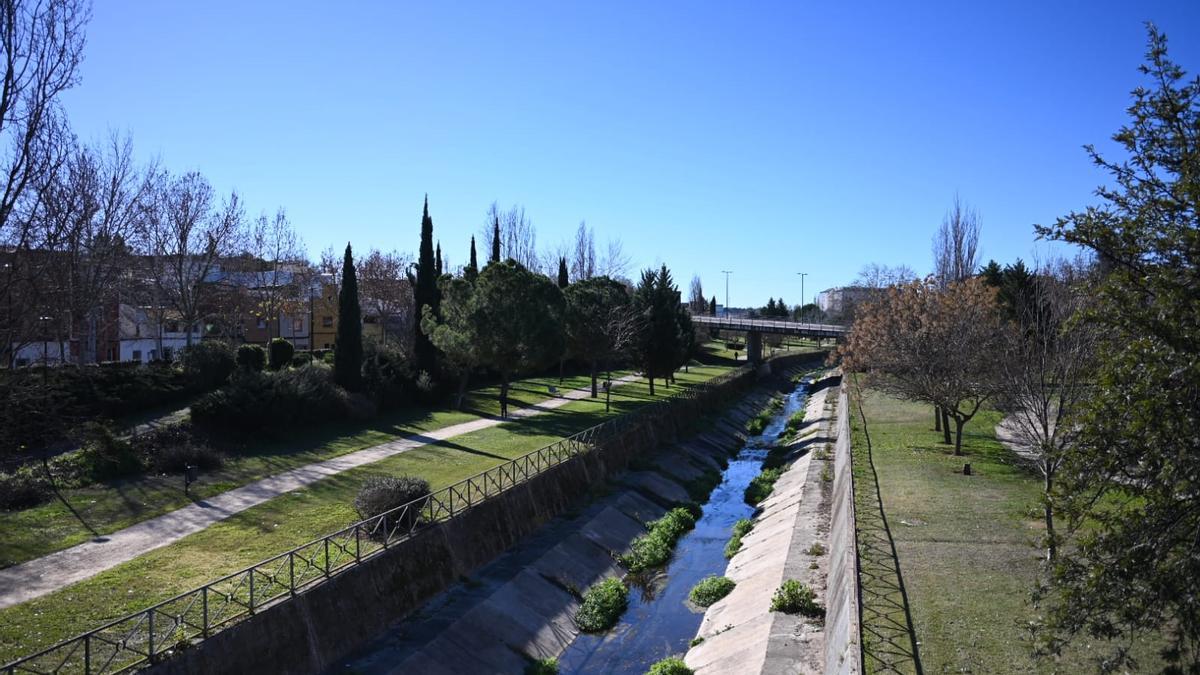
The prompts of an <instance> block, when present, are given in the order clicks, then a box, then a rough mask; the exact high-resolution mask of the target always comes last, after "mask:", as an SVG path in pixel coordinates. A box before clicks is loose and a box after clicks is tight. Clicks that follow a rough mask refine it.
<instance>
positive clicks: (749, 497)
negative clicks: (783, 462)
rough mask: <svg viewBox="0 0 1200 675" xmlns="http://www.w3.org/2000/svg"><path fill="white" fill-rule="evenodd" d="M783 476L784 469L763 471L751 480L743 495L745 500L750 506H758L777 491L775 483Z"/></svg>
mask: <svg viewBox="0 0 1200 675" xmlns="http://www.w3.org/2000/svg"><path fill="white" fill-rule="evenodd" d="M782 475H783V469H780V468H774V469H763V470H762V472H761V473H759V474H758V475H757V476H755V477H754V478H753V479H751V480H750V484H749V485H747V486H746V492H745V493H743V495H742V496H743V498H744V499H745V500H746V503H747V504H749V505H750V506H758V505H759V504H761V503H762V502H763V500H765V499H766V498H767V497H770V496H771V491H772V490H774V489H775V481H777V480H779V477H780V476H782Z"/></svg>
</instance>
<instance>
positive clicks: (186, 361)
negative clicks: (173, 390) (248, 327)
mask: <svg viewBox="0 0 1200 675" xmlns="http://www.w3.org/2000/svg"><path fill="white" fill-rule="evenodd" d="M180 362H181V363H182V365H183V372H184V374H186V375H187V376H188V379H189V380H191V381H192V382H193V383H194V385H195V386H196V388H197V389H200V390H202V391H208V390H210V389H215V388H217V387H219V386H221V385H222V384H225V381H226V380H228V379H229V375H230V374H231V373H233V371H234V369H235V368H237V360H236V358H235V357H234V354H233V350H232V349H230V348H229V345H227V344H225V343H224V342H221V341H219V340H207V341H203V342H200V343H199V344H194V345H192V346H191V347H186V348H185V349H184V350H183V355H182V356H181V357H180Z"/></svg>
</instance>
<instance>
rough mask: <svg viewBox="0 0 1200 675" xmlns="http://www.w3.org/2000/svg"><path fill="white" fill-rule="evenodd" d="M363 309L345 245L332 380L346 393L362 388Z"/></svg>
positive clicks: (351, 257)
mask: <svg viewBox="0 0 1200 675" xmlns="http://www.w3.org/2000/svg"><path fill="white" fill-rule="evenodd" d="M362 358H363V345H362V309H361V308H360V307H359V305H358V275H357V274H355V271H354V255H353V253H352V252H351V250H350V244H346V256H345V258H344V259H343V260H342V290H341V291H340V292H339V293H338V326H337V338H336V340H335V342H334V345H333V378H334V381H335V382H337V383H338V384H339V385H341V386H342V387H344V388H345V389H346V391H359V390H361V389H362Z"/></svg>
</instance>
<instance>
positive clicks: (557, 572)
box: [331, 388, 772, 675]
mask: <svg viewBox="0 0 1200 675" xmlns="http://www.w3.org/2000/svg"><path fill="white" fill-rule="evenodd" d="M771 393H772V392H771V391H770V390H766V389H761V388H760V389H759V390H757V391H755V392H752V393H751V394H749V395H748V396H747V397H746V398H744V399H743V400H742V401H741V402H739V403H738V404H737V405H735V406H733V407H732V408H731V409H730V410H728V411H726V412H725V413H724V414H722V415H721V416H720V417H719V418H718V419H717V420H716V422H715V423H714V424H712V425H711V426H710V428H709V429H708V430H706V431H704V432H703V433H700V434H698V435H696V436H693V437H691V438H689V439H687V440H683V441H681V442H679V443H676V444H673V445H672V446H670V447H667V448H664V449H661V450H660V451H658V452H657V453H655V454H654V455H653V456H651V457H648V458H641V459H639V460H638V461H637V462H635V466H636V470H631V471H628V472H626V473H623V474H621V475H619V476H617V477H616V481H615V483H616V484H615V487H616V488H617V490H616V492H614V493H612V494H609V495H606V496H604V497H600V498H598V499H596V500H594V501H593V502H592V503H591V504H589V505H588V506H587V508H585V509H584V510H583V512H582V513H580V514H579V515H578V516H575V517H573V518H566V519H561V520H559V521H557V522H555V523H552V524H550V525H549V526H547V527H546V528H543V531H541V532H539V533H538V534H536V535H534V536H533V537H532V538H531V539H530V540H527V541H525V542H523V543H522V545H521V546H520V547H519V548H518V549H517V550H514V551H512V552H510V553H508V554H506V555H505V556H503V557H501V558H500V559H499V560H497V561H496V562H494V563H492V564H490V565H488V566H486V567H484V568H483V569H481V570H480V571H479V572H478V573H477V574H476V575H475V576H474V577H473V578H472V579H471V580H470V581H469V583H464V584H460V585H457V586H456V587H454V588H453V589H451V590H449V591H447V592H446V593H444V594H442V596H440V597H439V598H437V599H435V600H434V601H433V602H431V603H430V605H429V606H427V607H426V608H425V609H424V610H423V611H422V612H421V614H422V616H420V617H417V618H415V619H413V620H409V621H406V622H404V623H403V624H402V625H397V626H396V627H394V629H393V630H391V631H389V632H388V633H387V634H385V635H384V636H382V637H381V638H380V639H378V640H376V641H375V642H374V643H373V644H371V645H370V646H368V647H367V648H366V649H364V650H362V651H361V652H359V653H358V654H356V655H354V656H352V657H351V658H350V659H347V660H346V661H345V663H343V664H341V665H340V666H339V667H338V668H335V669H331V672H352V673H355V674H357V675H371V674H376V673H422V674H430V675H451V674H453V673H520V672H523V671H524V669H525V667H526V666H527V665H528V662H529V660H530V659H543V658H550V657H557V656H559V655H560V654H562V652H563V651H564V650H565V649H566V648H567V647H568V646H569V645H570V644H571V642H572V641H573V640H575V638H576V637H577V636H578V635H579V630H578V628H577V627H576V626H575V621H574V616H575V613H576V612H577V611H578V609H579V603H580V596H581V594H582V592H583V591H584V590H586V589H587V588H588V587H589V586H591V585H592V584H594V583H596V582H598V581H600V580H602V579H604V578H608V577H617V578H620V577H622V576H623V575H624V573H625V572H624V570H623V569H622V568H621V567H620V566H619V565H618V564H617V563H616V558H617V557H618V556H619V555H620V554H622V553H626V552H628V550H629V545H630V544H631V543H632V542H633V540H634V539H635V538H637V537H638V536H639V535H641V534H644V533H645V532H646V528H645V523H646V522H647V521H650V520H653V519H655V518H659V517H661V516H662V515H663V514H664V513H666V511H667V509H669V508H671V507H674V506H679V505H681V504H685V503H687V502H689V501H692V500H694V499H695V498H696V497H697V496H698V495H696V494H693V493H691V492H689V490H688V487H687V486H688V484H689V483H691V482H692V481H695V480H697V479H700V478H702V477H703V476H704V475H705V474H706V473H715V472H718V471H719V470H720V468H721V467H722V466H723V465H724V464H725V463H726V462H727V461H728V458H729V457H730V456H731V455H732V454H733V453H735V452H736V451H737V449H738V448H740V447H741V445H742V443H743V440H744V434H743V429H744V428H745V423H746V421H747V420H748V419H749V418H750V417H751V416H752V415H754V414H755V413H757V412H758V410H760V409H761V408H762V406H763V405H765V404H766V402H767V400H768V398H769V397H770V395H771Z"/></svg>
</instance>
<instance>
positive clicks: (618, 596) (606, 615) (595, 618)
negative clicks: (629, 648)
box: [575, 577, 629, 633]
mask: <svg viewBox="0 0 1200 675" xmlns="http://www.w3.org/2000/svg"><path fill="white" fill-rule="evenodd" d="M628 604H629V589H627V588H625V584H623V583H621V580H620V579H617V578H615V577H610V578H608V579H605V580H603V581H601V582H599V583H597V584H595V585H594V586H592V587H591V588H589V589H588V590H587V592H586V593H584V594H583V602H582V603H581V604H580V605H579V611H578V612H576V613H575V623H576V624H577V625H578V626H579V630H581V631H583V632H585V633H599V632H602V631H606V630H608V629H609V628H612V627H613V626H615V625H616V624H617V621H618V620H620V618H621V614H622V613H623V612H624V611H625V607H626V606H627V605H628Z"/></svg>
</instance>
